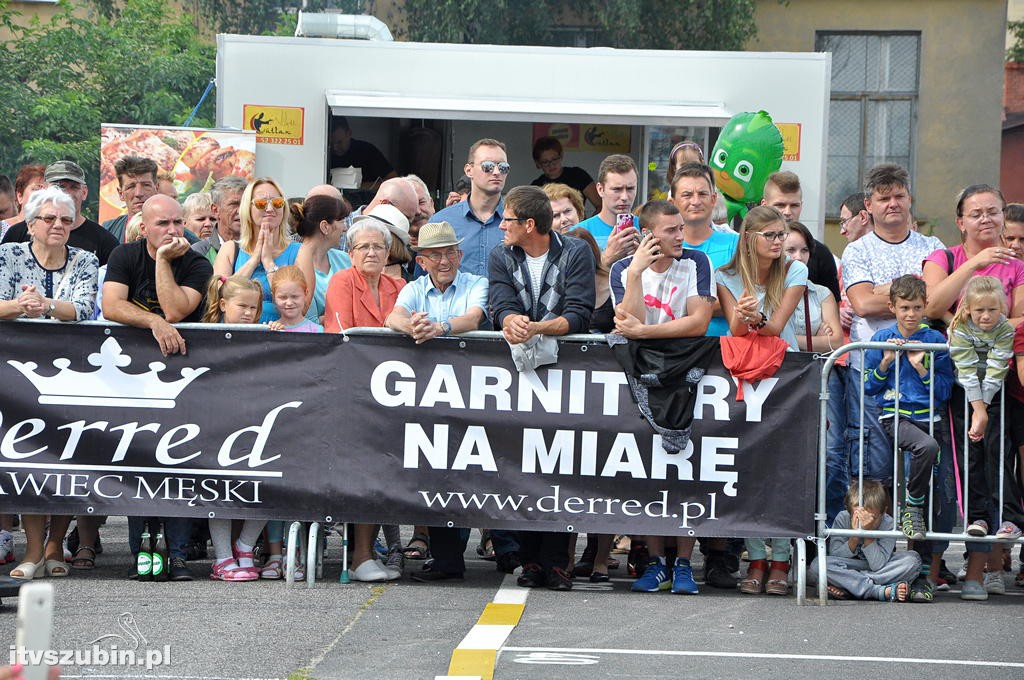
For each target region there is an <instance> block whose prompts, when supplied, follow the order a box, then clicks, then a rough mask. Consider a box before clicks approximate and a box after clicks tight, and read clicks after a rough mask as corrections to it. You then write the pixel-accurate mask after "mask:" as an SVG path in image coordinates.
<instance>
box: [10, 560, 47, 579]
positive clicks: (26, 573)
mask: <svg viewBox="0 0 1024 680" xmlns="http://www.w3.org/2000/svg"><path fill="white" fill-rule="evenodd" d="M45 575H46V560H45V559H42V560H39V561H38V562H22V563H21V564H19V565H18V566H16V567H15V568H14V569H11V578H13V579H17V580H19V581H31V580H32V579H34V578H36V577H37V576H45Z"/></svg>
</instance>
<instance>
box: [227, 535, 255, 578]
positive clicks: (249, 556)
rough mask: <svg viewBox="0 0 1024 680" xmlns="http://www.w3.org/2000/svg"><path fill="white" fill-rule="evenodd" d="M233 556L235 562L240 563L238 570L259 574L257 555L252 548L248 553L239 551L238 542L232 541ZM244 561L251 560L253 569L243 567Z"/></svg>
mask: <svg viewBox="0 0 1024 680" xmlns="http://www.w3.org/2000/svg"><path fill="white" fill-rule="evenodd" d="M231 556H232V557H234V558H235V562H237V563H238V568H239V569H242V570H243V571H252V572H256V573H258V572H259V570H258V569H257V568H256V564H255V560H256V554H255V553H254V552H253V550H252V548H250V549H249V550H248V551H242V550H239V549H238V542H237V541H232V542H231ZM242 560H249V561H250V562H253V566H251V567H243V566H242Z"/></svg>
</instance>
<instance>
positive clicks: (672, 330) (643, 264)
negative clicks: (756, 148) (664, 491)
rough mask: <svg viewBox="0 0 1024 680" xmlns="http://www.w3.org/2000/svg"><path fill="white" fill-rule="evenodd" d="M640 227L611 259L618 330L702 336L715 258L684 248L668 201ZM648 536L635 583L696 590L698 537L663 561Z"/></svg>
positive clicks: (661, 545) (639, 587) (653, 588)
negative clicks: (636, 240) (631, 249)
mask: <svg viewBox="0 0 1024 680" xmlns="http://www.w3.org/2000/svg"><path fill="white" fill-rule="evenodd" d="M701 179H705V178H701ZM640 228H641V230H642V231H643V234H644V236H643V238H642V239H641V241H640V245H639V246H637V249H636V252H635V253H633V255H631V256H629V257H626V258H623V259H621V260H619V261H618V262H616V263H615V264H613V265H612V270H611V285H612V293H613V294H614V296H615V303H616V306H615V332H616V333H619V334H620V335H623V336H625V337H627V338H629V339H631V340H640V339H645V338H695V337H702V336H703V335H704V334H705V333H706V332H707V330H708V324H709V322H710V321H711V310H712V307H713V305H714V301H715V297H716V296H715V292H717V291H716V289H715V287H713V285H712V282H713V281H714V277H713V274H712V270H711V260H710V259H709V258H708V256H707V255H706V254H705V253H702V252H700V251H696V250H690V249H688V248H683V236H684V228H683V217H682V215H681V214H680V212H679V208H677V207H676V206H675V205H673V204H672V203H669V202H668V201H663V200H654V201H650V202H648V203H647V204H645V205H644V206H643V208H641V209H640ZM713 291H714V292H713ZM646 538H647V549H648V551H649V559H648V562H647V564H646V565H644V572H643V573H642V574H641V575H640V578H638V579H637V580H636V581H635V582H634V583H633V585H632V587H631V589H632V590H633V591H635V592H646V593H654V592H658V591H659V590H668V589H669V588H671V589H672V592H673V593H677V594H687V595H696V594H697V584H696V582H694V580H693V569H692V568H691V566H690V556H691V555H692V554H693V546H694V544H695V543H696V542H697V539H696V538H693V537H690V536H677V537H676V538H675V543H676V560H675V563H674V564H673V565H671V567H670V566H669V565H667V564H666V563H665V538H664V537H663V536H647V537H646ZM637 566H638V567H639V566H640V565H637Z"/></svg>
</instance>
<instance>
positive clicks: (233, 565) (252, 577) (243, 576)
mask: <svg viewBox="0 0 1024 680" xmlns="http://www.w3.org/2000/svg"><path fill="white" fill-rule="evenodd" d="M210 578H212V579H213V580H214V581H258V580H259V578H260V573H259V572H258V571H255V570H253V569H243V568H242V567H240V566H238V562H236V561H235V560H234V559H231V558H228V559H225V560H218V561H215V562H214V563H213V566H212V571H211V573H210Z"/></svg>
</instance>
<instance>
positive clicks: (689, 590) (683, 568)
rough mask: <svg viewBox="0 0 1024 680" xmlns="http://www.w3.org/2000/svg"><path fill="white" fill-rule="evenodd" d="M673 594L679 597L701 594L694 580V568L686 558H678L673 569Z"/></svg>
mask: <svg viewBox="0 0 1024 680" xmlns="http://www.w3.org/2000/svg"><path fill="white" fill-rule="evenodd" d="M645 575H646V574H645ZM672 592H673V593H676V594H677V595H696V594H697V593H698V592H699V591H698V590H697V582H696V581H694V580H693V567H691V566H690V560H688V559H686V558H685V557H677V558H676V564H675V566H674V567H673V568H672Z"/></svg>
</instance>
